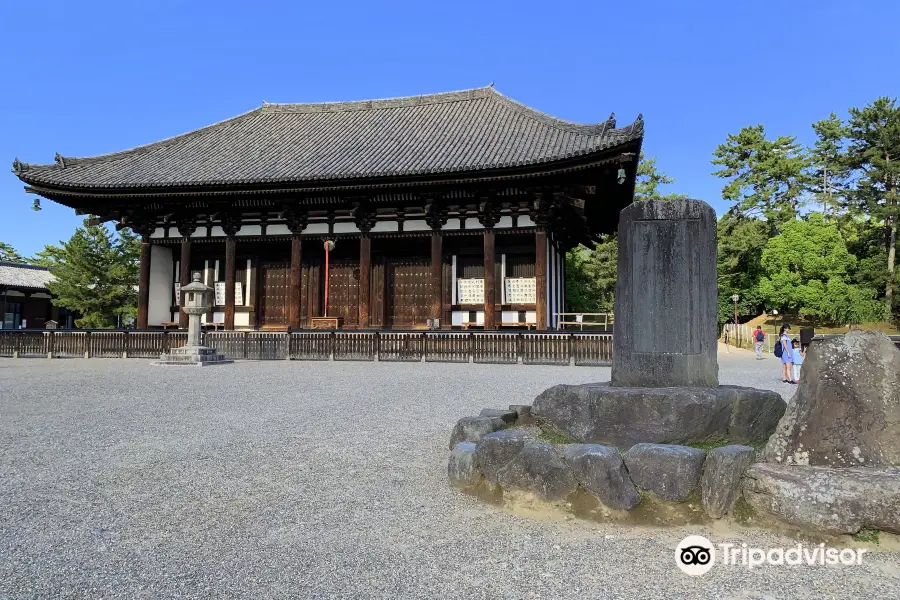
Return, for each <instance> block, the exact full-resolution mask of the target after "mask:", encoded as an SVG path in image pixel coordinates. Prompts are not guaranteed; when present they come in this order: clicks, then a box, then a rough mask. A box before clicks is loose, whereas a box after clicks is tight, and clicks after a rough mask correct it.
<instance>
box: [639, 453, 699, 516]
mask: <svg viewBox="0 0 900 600" xmlns="http://www.w3.org/2000/svg"><path fill="white" fill-rule="evenodd" d="M705 458H706V452H704V451H703V450H700V449H698V448H689V447H687V446H674V445H669V444H636V445H635V446H633V447H632V448H631V449H630V450H629V451H628V452H626V453H625V466H626V467H628V473H629V474H630V475H631V480H632V481H633V482H634V483H635V484H637V486H638V487H639V488H641V489H644V490H647V491H648V492H653V493H654V494H656V495H657V496H658V497H659V498H662V499H663V500H668V501H670V502H684V501H685V500H687V498H688V496H690V495H691V492H693V491H694V490H696V489H697V486H698V485H699V484H700V473H701V471H702V470H703V460H704V459H705Z"/></svg>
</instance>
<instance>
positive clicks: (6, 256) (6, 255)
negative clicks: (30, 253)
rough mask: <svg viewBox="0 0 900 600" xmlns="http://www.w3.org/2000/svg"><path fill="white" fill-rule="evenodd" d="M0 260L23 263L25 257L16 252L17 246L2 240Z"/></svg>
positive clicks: (0, 243)
mask: <svg viewBox="0 0 900 600" xmlns="http://www.w3.org/2000/svg"><path fill="white" fill-rule="evenodd" d="M0 262H10V263H18V264H23V263H24V262H25V259H24V258H22V255H21V254H19V253H18V252H16V249H15V248H13V247H12V246H10V245H9V244H7V243H6V242H0Z"/></svg>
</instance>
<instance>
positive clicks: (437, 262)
mask: <svg viewBox="0 0 900 600" xmlns="http://www.w3.org/2000/svg"><path fill="white" fill-rule="evenodd" d="M441 242H442V238H441V232H440V231H437V230H435V231H432V232H431V317H432V318H433V319H440V318H441V299H442V294H441V282H442V279H443V277H442V276H441V264H442V258H443V257H442V255H441V252H442V250H441Z"/></svg>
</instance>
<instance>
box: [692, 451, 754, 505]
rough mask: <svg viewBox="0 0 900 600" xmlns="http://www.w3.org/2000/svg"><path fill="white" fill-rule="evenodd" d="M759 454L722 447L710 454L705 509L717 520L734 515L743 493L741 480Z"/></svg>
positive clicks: (703, 488)
mask: <svg viewBox="0 0 900 600" xmlns="http://www.w3.org/2000/svg"><path fill="white" fill-rule="evenodd" d="M755 455H756V451H755V450H754V449H753V448H751V447H750V446H722V447H721V448H713V449H712V450H710V451H709V452H707V453H706V463H705V464H704V466H703V477H701V479H700V493H701V498H702V499H703V508H705V509H706V514H708V515H709V516H710V517H712V518H713V519H721V518H722V517H723V516H725V514H726V513H728V512H730V511H731V508H732V507H733V506H734V501H735V500H736V499H737V498H738V496H740V493H741V477H743V475H744V472H745V471H746V470H747V469H748V468H749V467H750V463H752V462H753V458H754V456H755Z"/></svg>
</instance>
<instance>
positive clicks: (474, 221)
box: [466, 217, 484, 229]
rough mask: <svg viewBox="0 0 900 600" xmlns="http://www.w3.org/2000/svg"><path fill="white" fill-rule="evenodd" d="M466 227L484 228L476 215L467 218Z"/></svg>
mask: <svg viewBox="0 0 900 600" xmlns="http://www.w3.org/2000/svg"><path fill="white" fill-rule="evenodd" d="M466 229H484V227H482V226H481V223H479V222H478V219H477V218H476V217H469V218H468V219H466Z"/></svg>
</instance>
